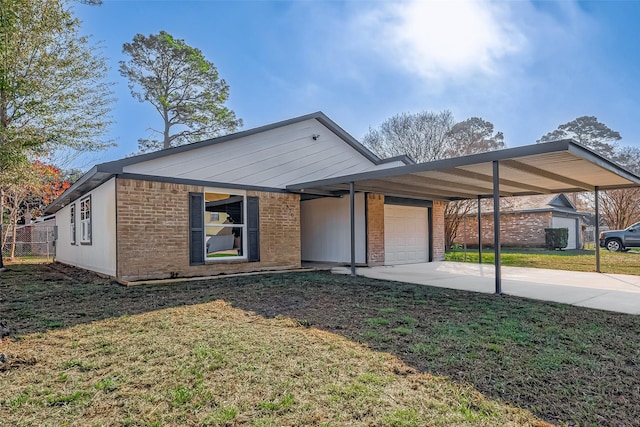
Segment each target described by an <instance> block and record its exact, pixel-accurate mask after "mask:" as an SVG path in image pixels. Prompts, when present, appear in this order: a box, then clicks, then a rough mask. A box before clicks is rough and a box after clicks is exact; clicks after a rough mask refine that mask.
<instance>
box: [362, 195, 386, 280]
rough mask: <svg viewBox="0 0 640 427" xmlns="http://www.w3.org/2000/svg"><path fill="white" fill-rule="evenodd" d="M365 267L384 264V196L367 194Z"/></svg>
mask: <svg viewBox="0 0 640 427" xmlns="http://www.w3.org/2000/svg"><path fill="white" fill-rule="evenodd" d="M366 203H367V215H368V217H367V265H368V266H370V267H373V266H376V265H383V264H384V196H382V195H380V194H367V200H366Z"/></svg>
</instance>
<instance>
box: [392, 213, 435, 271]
mask: <svg viewBox="0 0 640 427" xmlns="http://www.w3.org/2000/svg"><path fill="white" fill-rule="evenodd" d="M427 221H428V220H427V208H418V207H413V206H395V205H384V263H385V264H386V265H393V264H411V263H417V262H427V261H428V257H429V231H428V227H427Z"/></svg>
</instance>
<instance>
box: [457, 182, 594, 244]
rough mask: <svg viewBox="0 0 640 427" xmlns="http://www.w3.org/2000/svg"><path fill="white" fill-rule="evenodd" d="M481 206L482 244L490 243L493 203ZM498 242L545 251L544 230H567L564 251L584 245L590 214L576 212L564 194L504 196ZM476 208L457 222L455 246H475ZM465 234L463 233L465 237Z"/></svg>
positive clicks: (486, 201)
mask: <svg viewBox="0 0 640 427" xmlns="http://www.w3.org/2000/svg"><path fill="white" fill-rule="evenodd" d="M483 202H485V203H482V205H481V214H482V215H481V223H482V241H483V245H489V246H490V245H492V244H493V203H492V201H491V200H484V201H483ZM500 206H501V207H500V241H501V244H502V246H504V247H516V248H544V247H545V232H544V229H545V228H568V229H569V239H568V245H567V247H566V249H581V248H582V247H583V246H584V242H583V236H582V229H583V227H586V224H587V223H588V220H589V219H588V218H589V217H590V214H588V213H586V212H578V211H577V209H576V206H575V205H574V204H573V203H572V202H571V199H570V198H569V197H567V195H565V194H541V195H534V196H518V197H504V198H502V199H501V200H500ZM477 212H478V211H477V209H473V210H472V211H471V212H469V214H468V215H467V216H466V217H465V219H464V220H463V221H462V222H461V223H460V226H459V227H458V233H457V237H456V238H455V239H454V243H457V244H465V243H466V245H467V246H469V247H478V220H477V215H478V213H477ZM465 232H466V234H465Z"/></svg>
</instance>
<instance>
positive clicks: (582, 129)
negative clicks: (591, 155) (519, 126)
mask: <svg viewBox="0 0 640 427" xmlns="http://www.w3.org/2000/svg"><path fill="white" fill-rule="evenodd" d="M568 138H572V139H575V140H576V141H578V142H579V143H580V144H582V145H584V146H586V147H588V148H591V149H592V150H594V151H596V152H597V153H599V154H601V155H603V156H605V157H607V158H609V159H610V158H613V157H614V154H615V151H616V142H617V141H620V140H621V139H622V137H621V136H620V133H618V132H616V131H614V130H612V129H611V128H609V126H607V125H605V124H604V123H601V122H599V121H598V119H597V118H596V117H595V116H582V117H578V118H576V119H574V120H571V121H570V122H568V123H565V124H563V125H560V126H558V128H557V129H556V130H554V131H551V132H549V133H547V134H546V135H544V136H542V137H541V138H540V139H539V140H537V141H536V142H537V143H542V142H550V141H556V140H560V139H568Z"/></svg>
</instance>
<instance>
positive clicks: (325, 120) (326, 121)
mask: <svg viewBox="0 0 640 427" xmlns="http://www.w3.org/2000/svg"><path fill="white" fill-rule="evenodd" d="M314 115H315V117H313V118H314V119H316V120H317V121H319V122H320V123H322V124H323V125H324V126H326V127H327V128H329V129H330V130H331V131H332V132H333V133H335V134H336V135H338V136H339V137H340V139H342V140H343V141H344V142H346V143H347V144H349V145H350V146H351V147H352V148H353V149H354V150H356V151H357V152H359V153H360V154H362V155H363V156H364V157H366V158H367V159H368V160H369V161H370V162H372V163H373V164H375V165H379V164H382V163H386V161H384V160H382V159H380V157H378V156H376V155H375V154H373V152H371V150H369V149H368V148H367V147H365V146H364V145H362V144H361V143H360V142H358V140H357V139H355V138H354V137H353V136H351V135H350V134H349V133H348V132H347V131H345V130H344V129H342V128H341V127H340V126H338V124H337V123H336V122H334V121H333V120H331V119H330V118H329V117H327V116H326V115H325V114H324V113H322V112H321V111H318V112H316V113H314ZM398 157H401V156H398ZM393 159H395V160H398V159H396V158H393ZM387 161H392V160H387ZM402 161H403V160H402Z"/></svg>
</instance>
